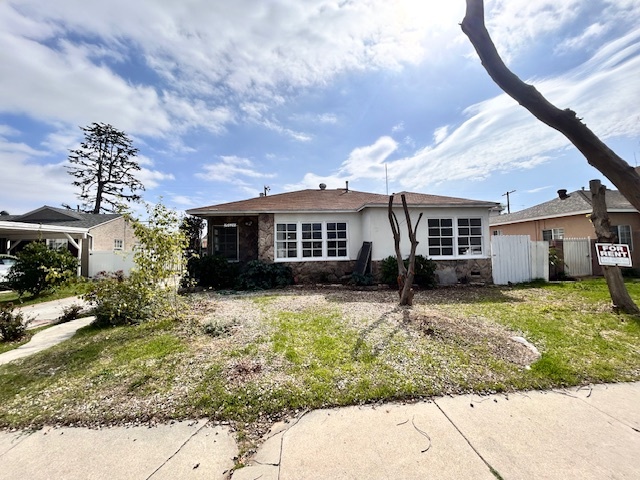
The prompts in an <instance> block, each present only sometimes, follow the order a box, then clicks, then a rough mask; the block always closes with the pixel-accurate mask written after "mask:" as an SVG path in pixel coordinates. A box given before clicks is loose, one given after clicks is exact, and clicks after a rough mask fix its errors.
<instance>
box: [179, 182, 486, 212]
mask: <svg viewBox="0 0 640 480" xmlns="http://www.w3.org/2000/svg"><path fill="white" fill-rule="evenodd" d="M402 194H404V195H405V198H406V199H407V204H408V205H410V206H412V207H484V208H493V207H495V206H496V205H497V204H496V203H494V202H485V201H480V200H468V199H465V198H456V197H443V196H439V195H427V194H424V193H412V192H399V193H396V194H395V198H394V205H401V203H400V202H401V201H400V195H402ZM388 204H389V196H388V195H382V194H378V193H367V192H358V191H356V190H347V189H344V188H339V189H324V190H323V189H317V190H316V189H307V190H298V191H295V192H287V193H279V194H274V195H267V196H261V197H255V198H250V199H248V200H240V201H238V202H229V203H221V204H218V205H211V206H208V207H201V208H194V209H191V210H187V213H189V214H191V215H197V216H219V215H233V214H239V213H243V214H257V213H285V212H358V211H360V210H362V209H363V208H366V207H387V206H388Z"/></svg>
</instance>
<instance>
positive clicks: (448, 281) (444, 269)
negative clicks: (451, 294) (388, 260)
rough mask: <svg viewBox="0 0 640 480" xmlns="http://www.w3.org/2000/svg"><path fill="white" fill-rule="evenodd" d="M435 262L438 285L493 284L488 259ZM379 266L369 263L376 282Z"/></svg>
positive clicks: (378, 264) (378, 278)
mask: <svg viewBox="0 0 640 480" xmlns="http://www.w3.org/2000/svg"><path fill="white" fill-rule="evenodd" d="M435 262H436V264H437V268H436V276H437V277H438V283H439V284H440V285H455V284H457V283H469V282H482V283H493V273H492V270H491V259H490V258H476V259H470V260H435ZM380 264H381V262H379V261H374V262H371V273H372V275H373V278H374V279H376V280H377V281H379V280H380Z"/></svg>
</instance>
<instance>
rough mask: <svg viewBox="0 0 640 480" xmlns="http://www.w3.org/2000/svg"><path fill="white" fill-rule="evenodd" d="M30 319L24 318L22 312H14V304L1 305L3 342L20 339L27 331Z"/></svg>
mask: <svg viewBox="0 0 640 480" xmlns="http://www.w3.org/2000/svg"><path fill="white" fill-rule="evenodd" d="M29 323H30V320H26V321H25V319H24V316H23V315H22V313H20V312H18V313H13V304H12V303H8V304H6V305H2V306H0V336H2V341H3V342H13V341H15V340H20V339H21V338H22V337H23V336H24V334H25V333H26V331H27V326H28V325H29Z"/></svg>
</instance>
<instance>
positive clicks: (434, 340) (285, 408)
mask: <svg viewBox="0 0 640 480" xmlns="http://www.w3.org/2000/svg"><path fill="white" fill-rule="evenodd" d="M629 289H630V292H631V294H632V296H633V297H634V298H636V299H639V298H640V284H637V283H630V284H629ZM191 300H192V301H191V310H192V319H190V320H187V321H180V322H177V321H162V322H150V323H145V324H142V325H139V326H133V327H117V328H108V329H97V328H94V327H87V328H85V329H82V330H80V331H79V332H78V334H77V335H76V336H75V337H73V339H72V340H70V341H67V342H65V343H63V344H61V345H58V346H56V347H53V348H51V349H50V350H47V351H45V352H41V353H39V354H37V355H34V356H33V357H28V358H26V359H24V360H21V361H17V362H15V363H11V364H9V365H5V366H0V426H7V427H9V426H11V427H25V426H37V425H42V424H45V423H54V424H56V423H60V424H71V423H73V424H85V425H97V424H105V423H122V422H149V421H163V420H167V419H183V418H190V417H200V416H207V417H209V418H212V419H218V420H230V421H235V422H238V424H239V425H241V426H242V425H245V426H246V425H247V424H249V423H251V424H260V423H261V422H262V423H265V424H266V423H269V422H272V421H273V420H275V419H278V418H281V417H282V416H283V415H286V414H287V413H289V412H291V411H295V410H301V409H312V408H318V407H324V406H336V405H348V404H360V403H367V402H377V401H390V400H403V399H413V398H422V397H430V396H434V395H443V394H448V393H462V392H471V391H473V392H496V391H511V390H516V389H530V388H534V389H535V388H549V387H555V386H566V385H575V384H584V383H589V382H610V381H630V380H638V379H640V347H638V345H640V323H639V322H638V320H637V319H634V318H632V317H628V316H624V315H616V314H614V313H612V312H611V311H610V308H609V305H608V304H609V302H608V296H607V290H606V285H605V284H604V282H603V281H601V280H596V281H584V282H578V283H571V284H551V285H543V286H540V285H535V286H521V287H513V288H499V287H487V288H474V287H464V288H450V289H440V290H435V291H425V292H417V295H416V298H415V305H414V307H413V308H410V309H409V308H401V307H398V306H397V305H396V294H395V293H394V292H388V291H362V292H356V291H349V290H326V291H323V290H320V291H299V290H295V289H291V290H286V291H282V292H279V293H278V294H273V292H269V293H267V294H249V295H224V296H222V295H210V296H208V295H202V296H194V297H192V298H191ZM513 335H520V336H523V337H525V338H526V339H528V340H529V341H530V342H532V343H533V344H535V345H536V346H537V347H538V349H539V350H540V352H541V353H542V356H541V358H540V359H539V360H537V361H535V358H534V357H533V354H532V353H531V352H530V351H529V350H528V349H527V348H526V347H524V346H522V345H521V344H519V343H516V342H514V341H512V340H510V337H511V336H513ZM532 362H533V363H532ZM529 364H531V365H530V366H529Z"/></svg>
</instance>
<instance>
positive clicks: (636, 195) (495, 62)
mask: <svg viewBox="0 0 640 480" xmlns="http://www.w3.org/2000/svg"><path fill="white" fill-rule="evenodd" d="M466 2H467V11H466V15H465V17H464V20H463V21H462V24H461V27H462V31H463V32H464V33H465V34H466V35H467V37H469V40H470V41H471V43H472V44H473V46H474V48H475V50H476V52H477V53H478V56H479V57H480V60H481V61H482V65H483V66H484V68H485V69H486V71H487V73H488V74H489V76H490V77H491V78H492V79H493V81H494V82H496V84H498V86H499V87H500V88H501V89H502V90H504V92H505V93H507V94H508V95H509V96H511V97H512V98H513V99H515V100H516V101H517V102H518V103H519V104H520V105H522V106H523V107H524V108H526V109H527V110H529V112H531V113H532V114H533V115H534V116H535V117H536V118H537V119H538V120H540V121H541V122H543V123H545V124H547V125H549V126H550V127H552V128H554V129H556V130H558V131H559V132H560V133H562V134H563V135H564V136H565V137H567V138H568V139H569V141H570V142H571V143H572V144H573V145H574V146H575V147H576V148H577V149H578V150H580V152H582V154H583V155H584V156H585V158H586V159H587V162H589V164H590V165H592V166H594V167H595V168H597V169H598V170H599V171H600V172H601V173H602V174H603V175H604V176H606V177H607V178H608V179H609V180H610V181H611V182H612V183H613V184H614V185H615V186H616V187H617V188H618V190H620V192H621V193H622V195H624V196H625V197H626V198H627V200H629V202H631V204H632V205H633V206H634V207H635V208H636V209H637V210H639V211H640V175H639V174H638V172H636V171H635V170H634V169H633V168H632V167H631V166H630V165H629V164H628V163H627V162H625V161H624V160H623V159H622V158H620V157H619V156H618V155H616V154H615V153H614V152H613V150H611V149H610V148H609V147H607V146H606V145H605V144H604V143H603V142H602V141H601V140H600V139H599V138H598V137H597V136H596V135H595V134H594V133H593V132H592V131H591V130H590V129H589V128H587V126H586V125H585V124H584V123H582V122H581V121H580V119H579V118H578V117H577V116H576V113H575V112H574V111H572V110H570V109H568V108H567V109H565V110H561V109H559V108H557V107H556V106H555V105H553V104H552V103H550V102H549V101H548V100H547V99H546V98H545V97H544V96H543V95H542V94H541V93H540V92H538V90H536V88H535V87H534V86H532V85H528V84H526V83H525V82H523V81H522V80H520V78H518V77H517V76H516V75H515V74H514V73H513V72H511V71H510V70H509V69H508V68H507V66H506V65H505V64H504V62H503V61H502V59H501V58H500V55H499V54H498V51H497V50H496V47H495V45H494V43H493V41H492V40H491V37H490V36H489V32H488V31H487V29H486V27H485V24H484V2H483V0H466Z"/></svg>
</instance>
